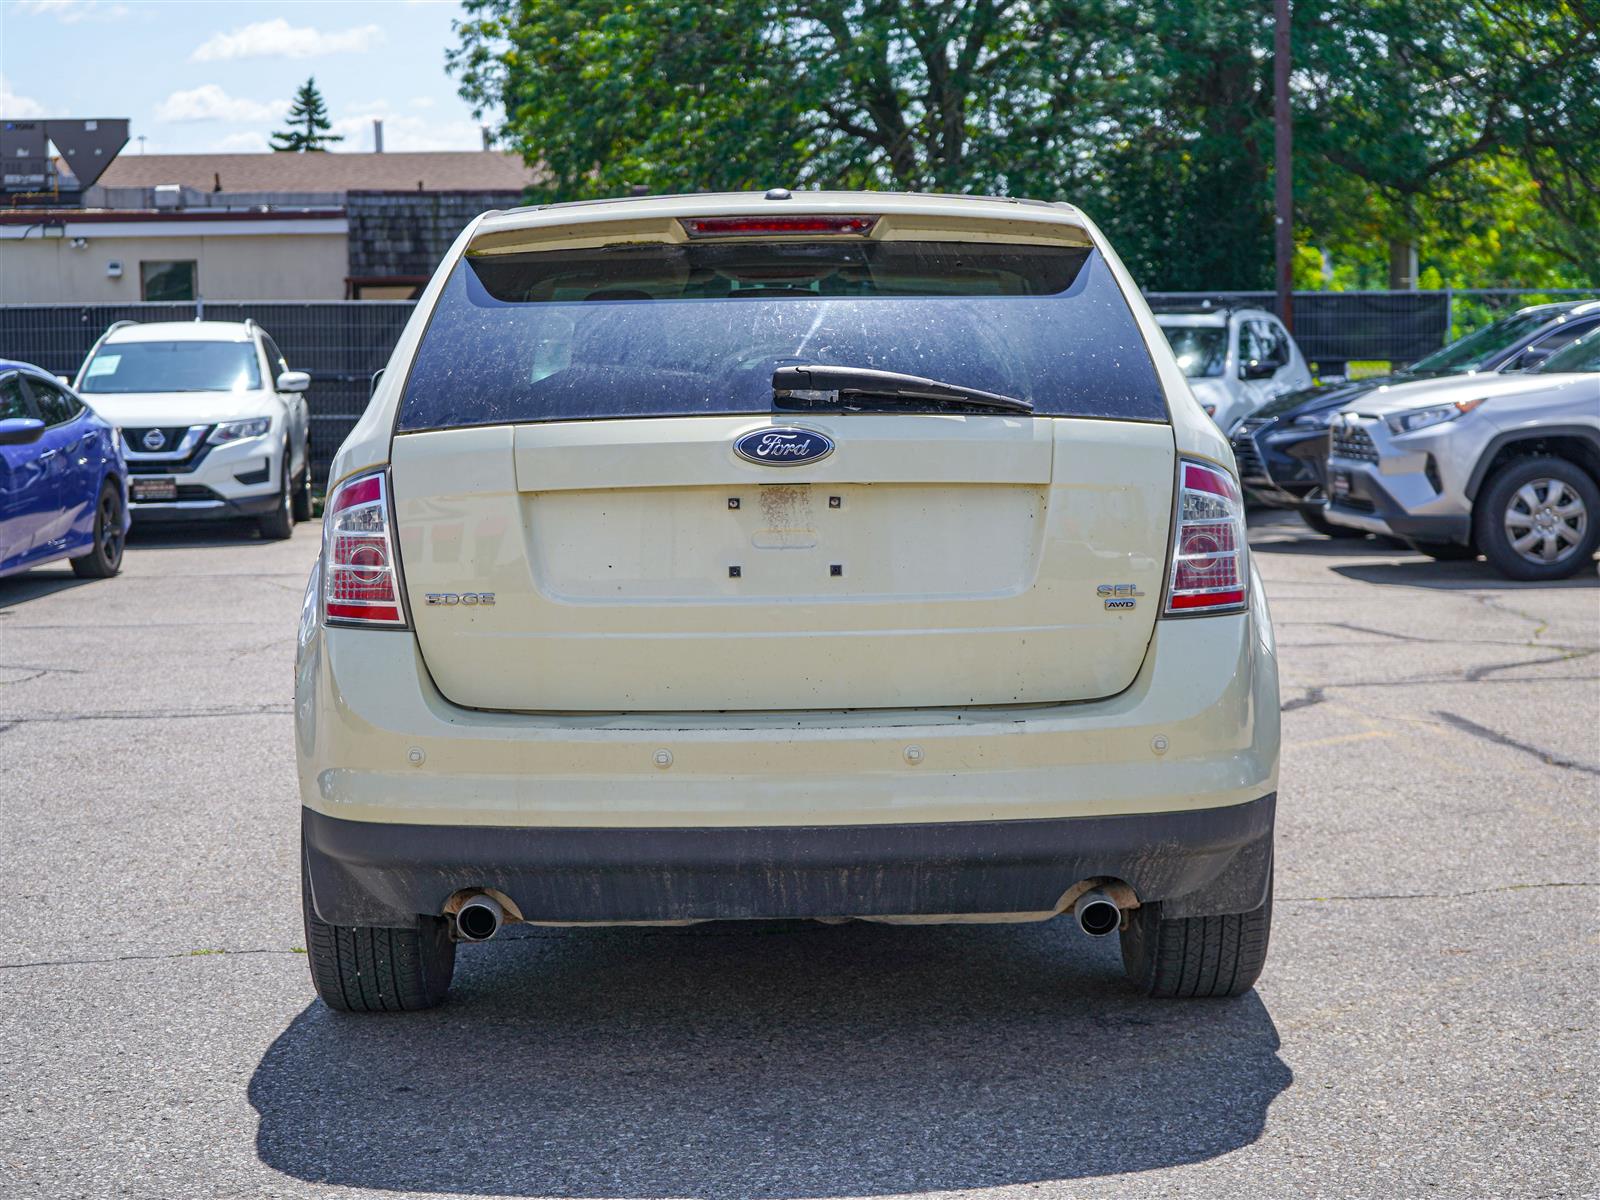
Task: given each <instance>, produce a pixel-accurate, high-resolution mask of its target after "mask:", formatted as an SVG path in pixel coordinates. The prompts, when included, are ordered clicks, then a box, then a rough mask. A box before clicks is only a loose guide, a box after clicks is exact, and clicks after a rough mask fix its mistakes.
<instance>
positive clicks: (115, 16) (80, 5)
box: [13, 0, 133, 25]
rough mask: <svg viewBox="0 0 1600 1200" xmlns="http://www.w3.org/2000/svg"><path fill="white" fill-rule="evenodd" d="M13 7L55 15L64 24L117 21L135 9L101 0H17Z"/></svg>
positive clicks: (50, 15) (34, 13) (43, 14)
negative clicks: (101, 0)
mask: <svg viewBox="0 0 1600 1200" xmlns="http://www.w3.org/2000/svg"><path fill="white" fill-rule="evenodd" d="M13 7H14V8H15V9H16V10H17V11H18V12H24V13H28V14H29V15H31V16H40V17H54V18H55V19H56V20H58V21H60V22H61V23H62V24H63V25H76V24H77V23H78V22H79V21H117V20H120V19H121V18H123V17H125V16H127V15H128V14H129V13H130V12H132V11H133V10H132V9H130V8H129V7H128V6H127V5H126V4H101V3H100V0H16V2H15V4H14V5H13Z"/></svg>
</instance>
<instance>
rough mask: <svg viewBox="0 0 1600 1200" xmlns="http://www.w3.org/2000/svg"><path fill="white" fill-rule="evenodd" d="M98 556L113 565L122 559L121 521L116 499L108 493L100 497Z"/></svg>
mask: <svg viewBox="0 0 1600 1200" xmlns="http://www.w3.org/2000/svg"><path fill="white" fill-rule="evenodd" d="M99 524H100V554H101V556H102V557H103V558H104V559H105V560H106V562H108V563H111V564H113V565H115V564H116V563H117V562H118V561H120V560H121V558H122V520H121V513H120V512H119V511H118V508H117V498H116V497H115V496H113V495H111V494H110V493H107V494H106V495H104V496H101V497H100V522H99Z"/></svg>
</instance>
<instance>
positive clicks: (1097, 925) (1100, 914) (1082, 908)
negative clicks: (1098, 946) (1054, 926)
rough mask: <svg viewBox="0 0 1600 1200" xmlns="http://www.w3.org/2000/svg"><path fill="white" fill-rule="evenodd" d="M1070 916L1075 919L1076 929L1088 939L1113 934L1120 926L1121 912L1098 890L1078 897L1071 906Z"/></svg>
mask: <svg viewBox="0 0 1600 1200" xmlns="http://www.w3.org/2000/svg"><path fill="white" fill-rule="evenodd" d="M1072 915H1073V916H1074V917H1075V918H1077V921H1078V928H1079V929H1081V930H1083V931H1084V932H1085V933H1087V934H1088V935H1089V936H1090V937H1105V936H1106V934H1108V933H1115V932H1116V931H1117V927H1118V926H1120V925H1121V924H1122V910H1121V909H1120V908H1118V907H1117V902H1116V901H1115V900H1113V899H1112V898H1111V897H1110V896H1108V895H1106V894H1105V893H1104V892H1102V891H1100V890H1099V889H1098V888H1096V889H1095V890H1094V891H1092V892H1085V893H1084V894H1083V895H1081V896H1079V897H1078V902H1077V903H1076V904H1074V905H1073V906H1072Z"/></svg>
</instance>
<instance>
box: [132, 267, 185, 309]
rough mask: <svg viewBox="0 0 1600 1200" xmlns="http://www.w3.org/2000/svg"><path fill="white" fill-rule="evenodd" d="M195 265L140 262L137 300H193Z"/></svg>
mask: <svg viewBox="0 0 1600 1200" xmlns="http://www.w3.org/2000/svg"><path fill="white" fill-rule="evenodd" d="M196 274H197V272H196V270H195V264H194V262H193V261H190V262H142V263H140V264H139V298H140V299H142V300H193V299H194V296H195V276H196Z"/></svg>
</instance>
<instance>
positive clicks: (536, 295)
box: [398, 240, 1167, 432]
mask: <svg viewBox="0 0 1600 1200" xmlns="http://www.w3.org/2000/svg"><path fill="white" fill-rule="evenodd" d="M791 364H824V365H836V366H850V367H868V368H872V369H875V370H885V371H899V372H905V373H909V374H913V375H920V376H923V377H925V378H930V379H937V380H940V381H943V382H946V383H951V384H955V385H958V386H963V387H970V388H977V389H980V390H983V391H989V392H999V393H1001V394H1003V395H1007V396H1015V397H1018V398H1021V399H1025V400H1028V401H1031V402H1032V403H1033V405H1034V410H1035V413H1036V414H1037V415H1041V416H1082V417H1112V418H1120V419H1126V420H1141V421H1165V420H1167V409H1166V403H1165V399H1164V397H1163V395H1162V392H1161V388H1160V384H1159V383H1158V381H1157V378H1156V373H1155V368H1154V366H1153V365H1152V363H1151V360H1150V356H1149V353H1148V351H1147V350H1146V349H1145V345H1144V341H1143V338H1142V337H1141V336H1140V334H1139V329H1138V326H1137V325H1136V324H1135V323H1134V319H1133V314H1132V312H1131V311H1130V309H1129V308H1128V304H1127V301H1126V300H1125V299H1124V298H1123V296H1122V293H1121V290H1120V289H1119V288H1118V287H1117V285H1116V282H1115V280H1114V279H1113V277H1112V275H1111V271H1110V268H1109V267H1108V266H1107V264H1106V262H1105V261H1104V259H1103V258H1102V256H1101V255H1100V254H1099V252H1098V251H1096V250H1093V249H1090V248H1086V247H1075V246H1032V245H1015V244H1008V243H977V242H972V243H968V242H948V241H943V242H873V241H857V240H849V241H844V240H838V241H828V240H817V241H786V242H772V243H764V242H722V243H714V242H713V243H689V244H686V245H668V244H660V243H651V244H644V245H619V246H611V247H600V248H595V249H585V250H561V251H540V252H530V253H517V254H501V255H493V256H482V257H469V258H465V259H463V260H462V261H461V262H460V263H458V264H457V265H456V267H455V269H454V271H453V272H452V274H451V276H450V278H449V280H448V281H447V282H446V284H445V287H444V290H443V292H442V293H441V295H440V297H439V300H438V304H437V305H436V307H435V309H434V311H433V313H432V316H431V318H430V321H429V324H428V328H427V332H426V333H425V334H424V336H423V339H422V344H421V346H420V347H419V349H418V353H417V358H416V361H415V363H414V364H413V366H412V369H411V375H410V378H409V379H408V381H407V385H406V391H405V396H404V399H403V401H402V403H401V407H400V413H399V421H398V428H399V429H400V430H401V431H402V432H404V431H413V430H423V429H441V428H450V427H454V426H462V425H485V424H502V423H508V422H526V421H562V420H580V419H586V418H588V419H593V418H611V417H680V416H704V415H722V414H743V413H765V412H770V411H772V373H773V371H774V370H775V369H776V368H778V367H780V366H785V365H791Z"/></svg>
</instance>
